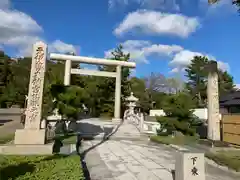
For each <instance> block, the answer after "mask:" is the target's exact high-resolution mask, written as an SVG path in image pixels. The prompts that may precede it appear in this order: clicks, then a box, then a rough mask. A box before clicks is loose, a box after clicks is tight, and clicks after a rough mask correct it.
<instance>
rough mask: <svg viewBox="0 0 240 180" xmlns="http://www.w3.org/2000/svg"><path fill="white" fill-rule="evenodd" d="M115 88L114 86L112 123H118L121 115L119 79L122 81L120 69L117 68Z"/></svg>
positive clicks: (119, 67)
mask: <svg viewBox="0 0 240 180" xmlns="http://www.w3.org/2000/svg"><path fill="white" fill-rule="evenodd" d="M116 73H117V76H116V86H115V105H114V119H113V120H114V121H120V120H121V118H120V113H121V81H122V80H121V79H122V67H121V66H117V68H116Z"/></svg>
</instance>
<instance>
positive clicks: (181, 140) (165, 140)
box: [150, 136, 198, 145]
mask: <svg viewBox="0 0 240 180" xmlns="http://www.w3.org/2000/svg"><path fill="white" fill-rule="evenodd" d="M150 140H151V141H153V142H156V143H161V144H167V145H169V144H175V145H185V144H193V143H197V140H198V138H197V137H195V136H176V137H172V136H151V137H150Z"/></svg>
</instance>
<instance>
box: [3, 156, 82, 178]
mask: <svg viewBox="0 0 240 180" xmlns="http://www.w3.org/2000/svg"><path fill="white" fill-rule="evenodd" d="M0 179H1V180H10V179H11V180H12V179H15V180H34V179H37V180H47V179H51V180H83V179H84V175H83V171H82V169H81V163H80V158H79V156H77V155H72V156H63V155H51V156H6V155H0Z"/></svg>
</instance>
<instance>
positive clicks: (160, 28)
mask: <svg viewBox="0 0 240 180" xmlns="http://www.w3.org/2000/svg"><path fill="white" fill-rule="evenodd" d="M199 25H200V24H199V20H198V19H197V18H196V17H187V16H184V15H182V14H168V13H161V12H157V11H148V10H139V11H135V12H132V13H129V14H128V15H127V16H126V17H125V18H124V20H123V22H122V23H120V24H119V26H118V27H117V28H116V29H115V30H114V34H115V35H117V36H121V35H123V34H125V33H127V32H132V31H137V30H138V31H140V32H143V33H147V34H157V35H161V34H168V35H175V36H179V37H183V38H184V37H188V36H189V35H190V34H191V33H193V32H195V31H196V29H197V28H198V27H199Z"/></svg>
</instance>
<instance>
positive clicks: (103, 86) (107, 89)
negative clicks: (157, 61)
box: [97, 45, 130, 116]
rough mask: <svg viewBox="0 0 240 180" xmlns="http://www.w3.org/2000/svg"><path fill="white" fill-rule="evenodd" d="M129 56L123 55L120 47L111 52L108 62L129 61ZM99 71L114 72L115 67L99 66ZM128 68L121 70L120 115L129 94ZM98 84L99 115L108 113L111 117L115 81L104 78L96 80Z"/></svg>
mask: <svg viewBox="0 0 240 180" xmlns="http://www.w3.org/2000/svg"><path fill="white" fill-rule="evenodd" d="M129 58H130V54H129V53H128V54H125V53H124V52H123V47H122V46H121V45H120V46H118V47H117V48H116V49H114V50H113V52H112V58H110V59H109V60H118V61H129ZM99 70H100V71H108V72H115V71H116V67H112V66H100V67H99ZM129 74H130V70H129V68H126V67H123V68H122V86H121V88H122V89H121V93H122V96H121V102H122V113H123V112H124V109H125V98H126V97H127V96H129V94H130V83H129ZM98 81H99V84H98V85H97V88H98V90H97V91H98V98H99V101H98V105H99V106H101V108H100V114H106V113H108V114H109V116H113V112H114V109H113V107H114V99H115V96H114V94H115V79H113V78H108V77H107V78H104V79H102V78H101V79H98ZM122 115H123V114H122Z"/></svg>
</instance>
